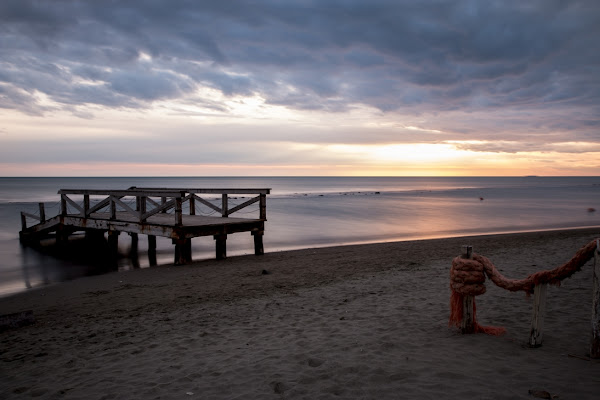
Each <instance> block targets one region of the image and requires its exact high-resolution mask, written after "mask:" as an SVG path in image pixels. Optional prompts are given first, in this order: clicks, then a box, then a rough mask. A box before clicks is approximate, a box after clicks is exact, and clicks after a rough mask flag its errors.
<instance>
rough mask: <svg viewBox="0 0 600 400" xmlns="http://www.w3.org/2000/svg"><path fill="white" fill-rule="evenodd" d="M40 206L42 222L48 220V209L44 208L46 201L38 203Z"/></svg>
mask: <svg viewBox="0 0 600 400" xmlns="http://www.w3.org/2000/svg"><path fill="white" fill-rule="evenodd" d="M38 206H39V207H40V222H46V209H45V208H44V203H38Z"/></svg>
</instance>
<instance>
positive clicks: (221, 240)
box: [214, 234, 227, 260]
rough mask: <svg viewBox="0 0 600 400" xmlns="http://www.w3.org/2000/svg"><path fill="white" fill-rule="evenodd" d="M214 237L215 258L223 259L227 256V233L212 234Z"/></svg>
mask: <svg viewBox="0 0 600 400" xmlns="http://www.w3.org/2000/svg"><path fill="white" fill-rule="evenodd" d="M214 238H215V242H216V243H215V250H216V258H217V260H224V259H225V258H227V235H225V234H221V235H214Z"/></svg>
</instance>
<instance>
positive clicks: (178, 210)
mask: <svg viewBox="0 0 600 400" xmlns="http://www.w3.org/2000/svg"><path fill="white" fill-rule="evenodd" d="M175 224H176V225H182V224H183V209H182V204H181V197H175Z"/></svg>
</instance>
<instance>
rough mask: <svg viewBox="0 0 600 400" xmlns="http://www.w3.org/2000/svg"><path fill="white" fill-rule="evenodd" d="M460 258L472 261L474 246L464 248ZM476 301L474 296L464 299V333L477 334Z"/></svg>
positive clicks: (462, 326) (462, 325)
mask: <svg viewBox="0 0 600 400" xmlns="http://www.w3.org/2000/svg"><path fill="white" fill-rule="evenodd" d="M460 256H461V258H464V259H468V260H470V259H472V258H473V246H462V247H461V255H460ZM474 301H475V297H474V296H469V295H466V296H464V297H463V319H462V322H461V326H460V328H461V331H462V333H475V313H474V307H473V305H474Z"/></svg>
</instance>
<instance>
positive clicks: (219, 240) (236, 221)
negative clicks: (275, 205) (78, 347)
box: [19, 188, 270, 265]
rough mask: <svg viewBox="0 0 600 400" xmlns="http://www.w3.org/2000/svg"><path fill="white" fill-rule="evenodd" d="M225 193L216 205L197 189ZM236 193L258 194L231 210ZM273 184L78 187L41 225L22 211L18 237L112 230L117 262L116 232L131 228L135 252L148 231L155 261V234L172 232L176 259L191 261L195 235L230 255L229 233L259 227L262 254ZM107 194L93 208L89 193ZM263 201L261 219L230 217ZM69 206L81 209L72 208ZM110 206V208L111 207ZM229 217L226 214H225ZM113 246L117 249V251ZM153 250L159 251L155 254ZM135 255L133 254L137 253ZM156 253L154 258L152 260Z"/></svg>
mask: <svg viewBox="0 0 600 400" xmlns="http://www.w3.org/2000/svg"><path fill="white" fill-rule="evenodd" d="M196 192H197V193H215V194H216V193H220V194H221V195H222V197H221V205H222V207H221V208H219V207H218V206H216V205H214V204H213V203H212V202H209V201H207V200H205V199H202V198H201V197H199V196H197V195H196V194H195V193H196ZM231 193H238V194H240V193H254V194H258V196H257V197H253V198H251V199H250V200H247V201H244V202H243V203H242V204H240V205H237V206H235V207H234V208H232V209H229V208H228V207H229V204H228V203H229V200H228V194H231ZM267 193H270V189H163V188H130V189H127V190H83V189H82V190H79V189H61V190H59V194H60V196H61V210H60V214H59V215H57V216H55V217H52V218H50V219H48V220H46V218H45V213H44V212H41V213H40V214H41V219H43V220H45V221H41V222H40V223H38V224H35V225H33V226H30V227H27V220H26V218H29V217H31V218H34V219H38V220H40V217H37V216H35V215H32V214H27V213H22V214H21V219H22V231H21V232H19V236H20V238H21V240H22V241H25V240H35V239H37V238H39V237H41V235H43V234H47V233H51V232H54V231H56V232H57V238H58V241H60V240H61V239H64V240H66V238H67V236H68V234H70V233H71V232H75V231H81V230H83V231H86V232H89V231H98V232H109V247H110V248H111V254H112V255H114V257H113V258H114V259H115V265H116V255H117V248H118V239H117V237H116V235H118V233H120V232H128V233H130V234H131V236H132V251H133V250H134V249H136V251H137V240H135V238H136V236H137V235H138V234H140V233H142V234H146V235H148V247H149V250H148V252H149V258H150V260H151V264H152V261H154V263H155V259H156V250H155V249H156V236H163V237H168V238H171V239H176V240H179V241H181V240H183V242H178V243H177V244H178V246H177V249H176V250H177V252H178V255H177V262H184V261H185V262H189V261H190V260H191V258H192V256H191V238H193V237H197V236H209V235H212V236H214V237H215V240H216V247H217V249H216V252H217V257H218V258H220V259H222V258H226V255H227V249H226V240H227V235H228V234H232V233H236V232H248V231H250V232H259V233H258V234H255V237H254V247H255V254H263V253H264V248H263V243H262V240H263V234H264V222H265V220H266V217H265V216H266V209H265V207H266V205H265V204H266V203H265V198H266V194H267ZM69 195H81V196H83V202H81V201H80V200H78V201H80V203H77V202H76V201H75V200H73V199H72V198H70V197H69ZM92 195H93V196H99V195H102V196H106V197H105V198H103V199H100V200H99V201H97V202H96V204H95V205H94V206H92V207H90V196H92ZM151 196H153V197H155V198H158V197H159V198H160V199H161V202H160V204H159V203H158V202H157V201H155V200H152V199H151ZM124 198H129V199H133V200H134V201H135V202H136V206H135V210H134V209H133V208H132V206H130V205H129V204H128V203H127V202H126V201H125V200H123V199H124ZM185 201H189V208H187V209H189V214H190V215H184V214H183V205H184V203H185ZM257 201H258V202H260V211H259V216H260V218H230V217H229V215H230V214H231V213H233V212H237V211H239V210H241V209H243V208H245V207H248V206H249V205H251V204H254V203H256V202H257ZM196 202H200V203H201V204H204V205H206V206H208V207H210V208H211V209H213V210H215V211H217V212H219V213H220V214H221V216H220V217H216V216H204V215H195V214H196V211H197V210H196ZM148 204H151V205H152V206H154V208H153V209H152V210H150V211H148V210H147V205H148ZM69 207H72V208H73V209H76V210H77V211H78V212H76V213H73V212H69ZM107 208H108V210H107ZM173 208H174V209H175V213H174V214H175V215H172V214H166V212H167V211H168V210H170V209H173ZM222 217H227V218H222ZM113 250H114V251H113ZM152 253H154V254H152ZM132 255H133V254H132ZM153 258H154V260H152V259H153Z"/></svg>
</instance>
